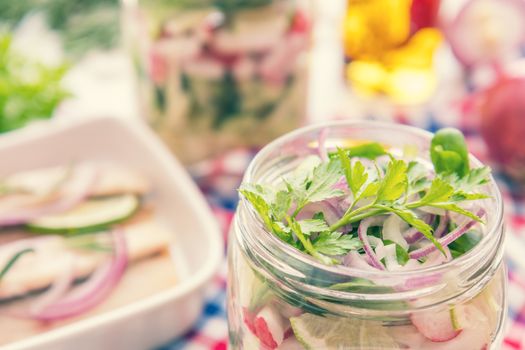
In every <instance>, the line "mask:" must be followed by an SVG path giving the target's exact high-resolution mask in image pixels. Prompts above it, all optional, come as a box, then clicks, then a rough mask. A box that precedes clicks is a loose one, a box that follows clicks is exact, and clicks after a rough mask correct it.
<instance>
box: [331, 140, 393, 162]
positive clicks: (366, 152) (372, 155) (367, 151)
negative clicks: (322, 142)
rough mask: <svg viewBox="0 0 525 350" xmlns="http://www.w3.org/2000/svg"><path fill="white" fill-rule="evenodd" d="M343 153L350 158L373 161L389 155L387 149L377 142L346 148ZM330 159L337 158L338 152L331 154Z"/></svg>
mask: <svg viewBox="0 0 525 350" xmlns="http://www.w3.org/2000/svg"><path fill="white" fill-rule="evenodd" d="M342 151H343V152H344V153H346V154H347V156H348V157H349V158H368V159H372V160H373V159H376V158H377V157H380V156H384V155H386V154H388V152H387V151H386V150H385V148H384V147H383V146H382V145H381V144H379V143H377V142H369V143H364V144H361V145H357V146H353V147H348V148H344V149H343V150H342ZM329 157H330V158H337V157H338V155H337V153H336V152H330V153H329Z"/></svg>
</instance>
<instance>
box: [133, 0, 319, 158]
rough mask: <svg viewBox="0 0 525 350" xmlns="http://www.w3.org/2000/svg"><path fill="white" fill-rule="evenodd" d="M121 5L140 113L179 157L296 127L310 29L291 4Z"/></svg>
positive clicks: (175, 0) (155, 1) (254, 142)
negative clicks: (137, 90) (137, 91)
mask: <svg viewBox="0 0 525 350" xmlns="http://www.w3.org/2000/svg"><path fill="white" fill-rule="evenodd" d="M124 3H125V6H124V16H123V17H124V27H125V29H126V30H125V31H126V33H127V35H126V38H127V39H126V41H127V46H128V47H129V48H130V49H131V52H132V58H133V62H134V65H135V68H136V72H137V79H138V87H139V96H140V103H141V106H142V112H143V114H144V115H145V117H146V118H147V120H148V122H149V124H150V125H151V126H152V127H153V128H154V129H155V130H156V131H157V132H158V134H159V136H160V137H161V138H162V139H163V140H164V141H165V142H166V143H167V144H168V145H169V147H170V148H171V149H172V150H173V151H174V152H175V154H176V155H177V156H178V157H179V158H180V159H181V160H182V161H183V162H184V163H186V164H190V163H195V162H197V161H200V160H203V159H205V158H207V157H211V156H214V155H217V154H219V153H221V152H224V151H225V150H228V149H230V148H233V147H241V146H244V147H251V146H262V145H263V144H265V143H266V142H268V141H269V140H271V139H273V138H275V137H277V136H279V135H281V134H283V133H285V132H288V131H290V130H291V129H293V128H295V127H297V126H299V125H300V124H301V122H302V120H303V115H304V106H305V93H306V78H307V71H306V63H307V57H306V52H307V49H308V47H309V38H310V35H309V33H310V27H311V25H310V20H309V17H308V15H307V11H306V9H305V8H304V7H301V6H299V5H298V4H297V3H296V1H295V0H249V1H244V0H243V1H241V0H234V1H229V0H199V1H188V0H137V1H131V0H126V1H124Z"/></svg>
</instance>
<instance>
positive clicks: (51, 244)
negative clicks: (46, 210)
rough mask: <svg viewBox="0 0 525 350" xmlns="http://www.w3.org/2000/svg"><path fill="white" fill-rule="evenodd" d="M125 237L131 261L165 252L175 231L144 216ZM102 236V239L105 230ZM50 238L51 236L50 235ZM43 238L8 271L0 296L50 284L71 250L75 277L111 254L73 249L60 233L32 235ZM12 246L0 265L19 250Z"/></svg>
mask: <svg viewBox="0 0 525 350" xmlns="http://www.w3.org/2000/svg"><path fill="white" fill-rule="evenodd" d="M123 230H124V234H125V237H126V243H127V249H128V255H129V260H130V261H131V262H133V261H137V260H140V259H142V258H146V257H148V256H151V255H154V254H156V253H159V252H162V251H164V250H166V249H167V248H168V246H169V245H170V244H171V243H172V237H173V234H172V233H171V232H170V231H169V230H167V229H166V228H165V227H164V226H163V225H161V224H159V223H158V222H156V221H155V220H154V219H148V220H141V221H139V222H137V223H133V224H130V225H126V226H124V227H123ZM94 235H99V239H103V236H101V235H102V233H95V234H94ZM48 238H49V239H48ZM29 239H30V240H31V239H34V240H40V241H41V242H40V243H38V244H39V246H38V248H37V249H36V251H35V253H29V254H26V255H24V256H22V257H21V258H20V259H19V261H17V263H16V264H15V265H14V266H13V267H12V269H11V270H10V271H9V273H8V274H7V275H5V276H4V278H3V279H2V280H1V281H0V300H1V299H8V298H13V297H18V296H22V295H24V294H27V293H29V292H32V291H37V290H41V289H43V288H46V287H48V286H50V285H51V284H52V283H53V282H54V281H55V280H56V279H57V278H59V276H61V275H62V274H63V273H64V269H65V268H67V263H68V262H70V260H69V259H70V257H69V254H65V253H66V252H71V253H72V254H73V261H74V262H73V271H74V272H73V273H74V276H75V279H80V278H83V277H86V276H88V275H89V274H90V273H92V272H93V271H94V270H95V269H96V268H97V267H98V266H100V265H101V264H103V263H104V261H105V260H106V259H107V258H108V254H107V253H106V254H104V253H100V252H96V251H89V250H85V249H72V248H70V247H68V246H67V245H66V243H65V239H64V238H62V237H60V236H51V237H35V238H29ZM10 244H11V245H13V247H14V248H13V250H10V249H4V250H3V251H1V252H0V266H4V265H5V263H6V262H7V261H8V260H9V258H10V257H11V256H12V254H13V252H15V253H16V244H17V242H16V241H15V242H12V243H10Z"/></svg>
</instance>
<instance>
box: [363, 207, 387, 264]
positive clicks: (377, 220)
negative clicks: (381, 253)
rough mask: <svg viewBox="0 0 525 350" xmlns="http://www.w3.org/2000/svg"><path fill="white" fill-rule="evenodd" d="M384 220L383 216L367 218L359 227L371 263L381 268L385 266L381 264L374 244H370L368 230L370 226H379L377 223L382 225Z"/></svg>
mask: <svg viewBox="0 0 525 350" xmlns="http://www.w3.org/2000/svg"><path fill="white" fill-rule="evenodd" d="M382 222H383V218H382V217H380V216H375V217H371V218H367V219H364V220H363V221H361V224H360V225H359V228H358V229H357V235H358V236H359V239H360V240H361V242H362V243H363V248H364V250H365V253H366V255H367V256H368V258H369V259H370V265H371V266H373V267H375V268H376V269H379V270H384V269H385V267H384V266H383V264H381V261H379V259H378V257H377V255H376V253H375V252H374V249H372V246H371V245H370V241H369V240H368V234H367V231H368V228H369V227H370V226H377V225H380V224H381V223H382Z"/></svg>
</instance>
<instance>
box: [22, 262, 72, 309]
mask: <svg viewBox="0 0 525 350" xmlns="http://www.w3.org/2000/svg"><path fill="white" fill-rule="evenodd" d="M74 279H75V275H74V274H73V256H72V255H71V254H68V258H67V259H66V262H65V263H64V270H63V271H62V273H60V274H59V275H58V276H57V278H56V280H55V281H54V282H53V284H52V285H51V287H49V289H48V290H47V291H46V292H45V293H43V294H42V295H40V296H39V297H38V299H36V300H35V301H34V302H33V303H32V304H31V308H30V313H31V314H37V313H40V312H41V311H42V310H44V309H45V308H47V307H48V306H50V305H52V304H54V303H55V302H57V301H58V300H59V299H60V298H61V297H62V296H63V295H64V294H66V292H67V291H68V290H69V288H71V285H72V284H73V282H74Z"/></svg>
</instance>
